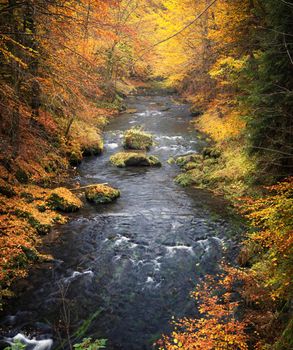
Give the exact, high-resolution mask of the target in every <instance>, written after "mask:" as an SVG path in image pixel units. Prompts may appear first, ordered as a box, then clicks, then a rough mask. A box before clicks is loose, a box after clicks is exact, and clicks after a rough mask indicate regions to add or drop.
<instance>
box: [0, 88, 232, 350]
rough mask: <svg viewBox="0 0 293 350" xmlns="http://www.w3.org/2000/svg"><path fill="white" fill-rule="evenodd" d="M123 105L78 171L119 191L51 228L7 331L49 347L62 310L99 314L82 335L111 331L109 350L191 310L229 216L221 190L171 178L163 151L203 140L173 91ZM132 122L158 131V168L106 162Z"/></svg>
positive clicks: (145, 343) (136, 341)
mask: <svg viewBox="0 0 293 350" xmlns="http://www.w3.org/2000/svg"><path fill="white" fill-rule="evenodd" d="M128 108H131V109H135V110H137V111H136V112H135V113H132V114H127V113H125V114H122V115H121V116H120V117H118V118H116V119H115V120H113V121H112V123H111V125H110V126H109V127H108V128H107V130H106V132H105V152H104V154H103V155H102V156H101V157H99V158H89V159H87V160H85V161H84V162H83V163H82V165H81V166H80V169H79V176H78V178H77V179H76V181H79V182H80V183H81V185H87V184H93V183H100V182H102V183H104V182H107V183H109V184H111V185H113V186H116V187H118V188H119V189H120V190H121V193H122V196H121V198H120V199H118V201H117V202H116V203H114V204H111V205H106V206H103V207H94V206H90V205H89V204H87V205H86V207H85V208H84V209H83V210H82V211H80V212H79V213H77V214H73V216H72V220H71V222H70V223H69V224H67V225H64V226H62V227H58V229H57V230H58V231H56V232H54V233H53V234H52V235H50V236H49V237H48V242H47V247H46V248H47V250H48V252H50V253H51V254H52V255H53V256H54V257H55V259H56V260H55V261H54V264H53V265H52V266H51V268H50V269H48V267H43V268H40V269H38V270H36V271H33V272H32V274H31V276H30V278H29V279H28V281H27V283H26V284H25V286H24V287H23V291H22V293H21V296H20V297H19V298H18V299H16V300H15V301H14V302H13V303H12V304H11V305H10V306H9V308H8V310H7V311H6V316H5V317H4V318H3V320H4V321H3V322H2V327H4V329H6V332H7V329H8V330H9V332H8V335H9V336H14V335H15V334H16V333H19V332H30V334H29V335H30V336H33V335H37V336H38V338H37V339H49V338H52V339H53V340H54V346H55V347H56V346H57V344H58V334H57V332H56V328H57V327H56V325H58V324H59V325H60V324H61V325H63V331H64V329H65V328H66V327H64V310H67V311H65V314H67V316H66V317H67V321H66V322H67V323H68V325H73V326H74V327H75V328H76V327H77V326H78V325H79V326H80V325H81V324H82V322H81V320H86V319H88V318H89V317H90V316H91V315H93V314H95V313H96V317H95V318H93V320H92V322H91V325H90V326H89V329H88V331H87V334H86V335H90V336H93V337H99V338H100V337H103V338H108V339H109V342H108V347H107V348H108V349H112V350H120V349H121V350H143V349H151V344H152V343H153V342H154V341H155V340H156V339H158V337H159V335H160V334H161V333H162V332H165V331H168V329H169V321H170V319H171V317H172V316H173V315H174V316H175V317H180V316H184V315H192V314H193V313H194V302H193V301H192V300H191V299H190V297H189V293H190V291H191V290H192V289H193V288H194V286H195V285H196V283H197V281H198V280H199V279H200V278H202V277H204V276H205V275H206V274H207V273H212V272H213V271H215V268H216V267H217V263H218V262H219V259H220V258H221V257H222V255H223V248H224V247H225V246H227V244H228V242H229V241H230V237H231V232H233V231H234V232H235V224H234V223H233V220H232V219H231V217H229V214H227V212H225V209H224V208H225V203H224V202H223V201H222V200H221V199H219V198H215V197H214V196H212V194H210V193H207V192H205V191H200V190H190V189H188V190H186V189H184V188H182V187H180V186H178V185H176V184H175V183H174V181H173V179H174V177H175V176H176V174H177V173H178V169H177V168H176V166H174V165H169V164H168V163H167V160H168V159H169V158H170V157H172V156H176V155H181V154H186V153H188V152H191V151H192V152H195V151H199V150H200V149H201V148H202V147H203V145H204V143H203V141H201V140H200V137H199V135H198V134H197V133H196V131H195V130H194V129H193V128H192V127H190V121H191V120H192V118H191V116H190V114H189V112H188V106H187V105H185V104H181V103H179V102H177V101H176V96H175V97H174V96H171V95H163V94H161V95H160V96H159V95H156V94H152V93H149V94H148V95H139V96H131V97H129V99H128ZM134 125H143V126H144V128H145V130H147V131H148V132H151V133H152V134H153V135H155V141H156V145H155V146H154V147H153V149H152V150H151V153H152V154H155V155H157V156H158V157H159V158H160V160H161V161H162V163H163V166H162V168H127V169H118V168H115V167H113V166H111V165H110V164H109V157H110V155H111V154H113V153H115V152H117V151H119V150H121V149H122V135H123V131H124V130H126V129H128V128H130V127H131V126H134ZM68 310H70V314H69V312H68ZM59 320H61V323H60V322H59ZM66 322H65V323H66ZM59 328H60V327H59ZM6 334H7V333H6ZM26 334H27V335H28V333H26Z"/></svg>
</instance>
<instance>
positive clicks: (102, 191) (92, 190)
mask: <svg viewBox="0 0 293 350" xmlns="http://www.w3.org/2000/svg"><path fill="white" fill-rule="evenodd" d="M85 197H86V199H87V200H88V201H89V202H92V203H95V204H102V203H111V202H113V201H114V200H115V199H117V198H118V197H120V191H119V190H117V189H116V188H113V187H110V186H108V185H103V184H98V185H94V186H90V187H89V188H88V189H86V191H85Z"/></svg>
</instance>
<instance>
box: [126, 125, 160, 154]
mask: <svg viewBox="0 0 293 350" xmlns="http://www.w3.org/2000/svg"><path fill="white" fill-rule="evenodd" d="M152 145H153V137H152V135H150V134H147V133H146V132H144V131H143V130H142V129H141V128H137V127H135V128H132V129H130V130H127V131H125V133H124V147H125V148H126V149H134V150H141V151H147V150H149V149H150V148H151V146H152Z"/></svg>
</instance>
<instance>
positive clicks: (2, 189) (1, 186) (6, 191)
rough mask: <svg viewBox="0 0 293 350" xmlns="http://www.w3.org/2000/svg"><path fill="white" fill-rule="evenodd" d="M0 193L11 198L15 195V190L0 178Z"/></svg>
mask: <svg viewBox="0 0 293 350" xmlns="http://www.w3.org/2000/svg"><path fill="white" fill-rule="evenodd" d="M0 193H1V194H3V195H4V196H6V197H8V198H11V197H13V196H15V195H16V192H15V191H14V189H13V187H12V186H10V185H9V183H7V182H6V181H4V180H2V179H0Z"/></svg>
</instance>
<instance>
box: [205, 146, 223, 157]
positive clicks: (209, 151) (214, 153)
mask: <svg viewBox="0 0 293 350" xmlns="http://www.w3.org/2000/svg"><path fill="white" fill-rule="evenodd" d="M202 155H203V157H204V158H214V159H218V158H220V156H221V152H220V151H219V150H218V149H216V148H214V147H206V148H204V149H203V151H202Z"/></svg>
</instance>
